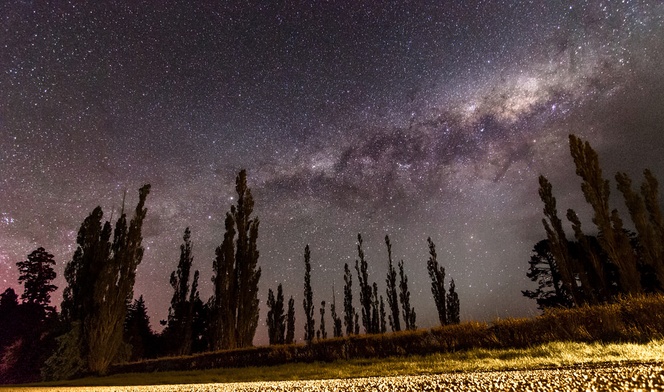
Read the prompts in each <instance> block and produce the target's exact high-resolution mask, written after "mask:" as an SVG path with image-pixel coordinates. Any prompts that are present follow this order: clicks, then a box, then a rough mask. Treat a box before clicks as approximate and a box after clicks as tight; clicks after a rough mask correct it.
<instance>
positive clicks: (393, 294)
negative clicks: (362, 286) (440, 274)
mask: <svg viewBox="0 0 664 392" xmlns="http://www.w3.org/2000/svg"><path fill="white" fill-rule="evenodd" d="M385 245H387V260H388V264H387V279H385V282H386V283H387V288H386V289H385V294H386V296H387V305H388V307H389V308H390V314H389V316H388V319H389V322H390V328H391V329H392V332H395V331H401V321H400V320H399V299H398V297H397V271H396V269H395V268H394V265H393V264H392V244H391V243H390V237H389V236H385Z"/></svg>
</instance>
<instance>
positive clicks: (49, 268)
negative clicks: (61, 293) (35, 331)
mask: <svg viewBox="0 0 664 392" xmlns="http://www.w3.org/2000/svg"><path fill="white" fill-rule="evenodd" d="M16 265H17V266H18V272H19V277H18V282H19V283H23V287H24V290H23V294H22V295H21V299H22V300H23V304H25V305H28V307H29V308H31V309H34V311H35V312H36V313H37V314H36V316H37V317H38V318H39V319H40V320H43V319H44V318H45V317H48V316H49V315H52V314H54V313H55V308H54V307H53V306H50V303H51V292H53V291H55V290H57V288H58V287H57V286H55V285H53V284H51V282H52V281H53V279H55V277H56V273H55V271H54V270H53V266H54V265H55V261H54V260H53V255H52V254H50V253H48V252H46V250H45V249H44V248H41V247H40V248H37V249H36V250H34V251H33V252H32V253H30V254H29V255H28V259H27V260H25V261H19V262H18V263H16Z"/></svg>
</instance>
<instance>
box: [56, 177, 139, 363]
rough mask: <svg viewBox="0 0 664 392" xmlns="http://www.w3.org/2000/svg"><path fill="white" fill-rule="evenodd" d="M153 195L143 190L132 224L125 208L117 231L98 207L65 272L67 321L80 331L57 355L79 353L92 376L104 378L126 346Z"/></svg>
mask: <svg viewBox="0 0 664 392" xmlns="http://www.w3.org/2000/svg"><path fill="white" fill-rule="evenodd" d="M149 192H150V185H144V186H143V187H141V188H140V189H139V202H138V205H137V206H136V210H135V213H134V216H133V218H132V219H131V221H130V222H129V225H127V218H126V214H125V213H124V207H123V211H122V213H121V215H120V218H119V219H118V220H117V221H116V224H115V229H114V230H112V229H111V223H110V222H106V223H105V224H104V225H103V226H102V224H101V220H102V217H103V212H102V209H101V207H97V208H95V209H94V210H93V211H92V213H91V214H90V215H89V216H88V217H87V218H86V219H85V220H84V221H83V224H82V225H81V228H80V230H79V232H78V238H77V243H78V247H77V249H76V252H75V253H74V257H73V258H72V260H71V261H70V262H69V263H68V264H67V266H66V267H65V279H66V280H67V283H68V285H67V287H66V288H65V290H64V293H63V303H62V309H63V316H64V319H65V321H67V322H68V323H69V325H70V327H71V328H76V329H79V328H80V330H77V331H73V332H72V333H71V334H70V337H71V338H70V339H62V340H61V342H62V344H65V345H75V347H72V346H69V347H67V348H65V347H61V348H59V349H58V350H57V352H67V353H69V354H67V355H68V356H69V355H70V354H71V353H73V352H76V353H77V356H79V357H80V358H82V360H83V362H84V366H86V367H87V370H88V371H91V372H93V373H97V374H104V373H105V372H106V370H107V369H108V366H109V365H110V364H111V362H112V361H113V360H114V359H115V358H116V356H117V354H118V350H119V349H120V347H121V346H122V344H123V326H124V321H125V317H126V315H127V304H128V303H129V301H131V299H132V298H133V287H134V282H135V280H136V267H137V266H138V265H139V264H140V262H141V260H142V258H143V247H142V246H141V242H142V234H141V229H142V225H143V220H144V219H145V215H146V213H147V209H146V208H144V206H145V199H146V198H147V195H148V193H149ZM111 235H112V236H113V239H112V242H110V241H111ZM57 352H56V355H57ZM52 363H58V360H57V359H54V360H53V361H52Z"/></svg>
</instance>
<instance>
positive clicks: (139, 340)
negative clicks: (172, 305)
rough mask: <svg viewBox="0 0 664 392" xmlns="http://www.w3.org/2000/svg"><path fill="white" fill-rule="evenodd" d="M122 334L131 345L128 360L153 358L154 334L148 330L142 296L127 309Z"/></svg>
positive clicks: (147, 320) (147, 318)
mask: <svg viewBox="0 0 664 392" xmlns="http://www.w3.org/2000/svg"><path fill="white" fill-rule="evenodd" d="M124 334H125V340H126V342H127V343H129V344H130V345H131V357H130V359H131V360H132V361H138V360H140V359H145V358H152V357H153V356H154V355H153V354H154V353H152V352H151V351H152V350H153V344H154V343H153V342H154V340H155V334H154V332H153V331H152V328H150V317H149V316H148V311H147V308H146V306H145V300H144V299H143V296H142V295H141V296H140V297H138V299H135V300H134V302H133V303H132V304H131V305H129V306H128V308H127V320H126V321H125V332H124Z"/></svg>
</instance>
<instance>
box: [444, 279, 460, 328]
mask: <svg viewBox="0 0 664 392" xmlns="http://www.w3.org/2000/svg"><path fill="white" fill-rule="evenodd" d="M460 306H461V305H460V303H459V295H458V294H457V292H456V285H455V284H454V279H451V280H450V291H449V292H448V293H447V323H448V324H459V323H460V322H461V318H460V315H459V313H460V311H461V308H460Z"/></svg>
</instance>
